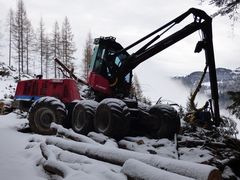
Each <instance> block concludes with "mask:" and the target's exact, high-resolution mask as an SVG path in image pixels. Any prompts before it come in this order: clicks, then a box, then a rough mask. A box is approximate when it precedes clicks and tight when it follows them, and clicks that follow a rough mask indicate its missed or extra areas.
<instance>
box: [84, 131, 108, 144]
mask: <svg viewBox="0 0 240 180" xmlns="http://www.w3.org/2000/svg"><path fill="white" fill-rule="evenodd" d="M87 136H88V137H89V138H91V139H93V140H94V141H96V142H98V143H100V144H104V143H105V142H106V141H107V140H108V139H109V137H108V136H105V135H104V134H101V133H96V132H90V133H88V135H87Z"/></svg>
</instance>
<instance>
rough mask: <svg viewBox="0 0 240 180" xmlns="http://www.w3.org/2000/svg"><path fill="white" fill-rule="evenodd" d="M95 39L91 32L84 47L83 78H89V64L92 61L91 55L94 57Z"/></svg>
mask: <svg viewBox="0 0 240 180" xmlns="http://www.w3.org/2000/svg"><path fill="white" fill-rule="evenodd" d="M92 43H93V40H92V35H91V33H90V32H89V33H88V37H87V40H86V43H85V48H84V57H83V60H82V61H83V78H84V79H87V77H88V73H89V65H90V63H91V57H92V52H93V45H92Z"/></svg>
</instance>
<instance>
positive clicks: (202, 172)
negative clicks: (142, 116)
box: [46, 137, 221, 180]
mask: <svg viewBox="0 0 240 180" xmlns="http://www.w3.org/2000/svg"><path fill="white" fill-rule="evenodd" d="M46 143H47V144H52V145H55V146H57V147H59V148H61V149H63V150H68V151H71V152H74V153H77V154H81V155H85V156H88V157H90V158H93V159H97V160H101V161H105V162H109V163H112V164H117V165H123V164H124V163H125V161H126V160H128V159H136V160H139V161H142V162H144V163H146V164H149V165H152V166H154V167H157V168H160V169H164V170H166V171H169V172H173V173H177V174H180V175H183V176H187V177H191V178H195V179H201V180H203V179H204V180H212V179H214V180H215V179H216V180H217V179H221V175H220V172H219V170H218V169H217V168H215V167H213V166H209V165H203V164H197V163H193V162H187V161H182V160H176V159H169V158H164V157H160V156H159V155H151V154H143V153H138V152H132V151H128V150H124V149H117V148H114V149H111V148H108V147H104V146H96V145H92V144H87V143H80V142H70V141H67V140H64V139H61V138H57V137H49V138H47V139H46Z"/></svg>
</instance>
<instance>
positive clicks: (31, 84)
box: [15, 79, 80, 103]
mask: <svg viewBox="0 0 240 180" xmlns="http://www.w3.org/2000/svg"><path fill="white" fill-rule="evenodd" d="M28 96H33V99H36V97H41V96H53V97H56V98H58V99H60V100H61V101H62V102H64V103H70V102H72V101H73V100H76V99H80V93H79V90H78V88H77V84H76V81H74V80H72V79H32V80H24V81H20V82H18V85H17V89H16V92H15V97H19V98H21V97H28Z"/></svg>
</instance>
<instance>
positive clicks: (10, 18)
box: [7, 9, 14, 66]
mask: <svg viewBox="0 0 240 180" xmlns="http://www.w3.org/2000/svg"><path fill="white" fill-rule="evenodd" d="M13 23H14V12H13V10H12V9H10V10H9V13H8V20H7V25H8V29H9V30H8V31H9V42H8V44H9V46H8V65H9V66H11V64H12V62H11V61H12V31H13V25H14V24H13Z"/></svg>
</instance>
